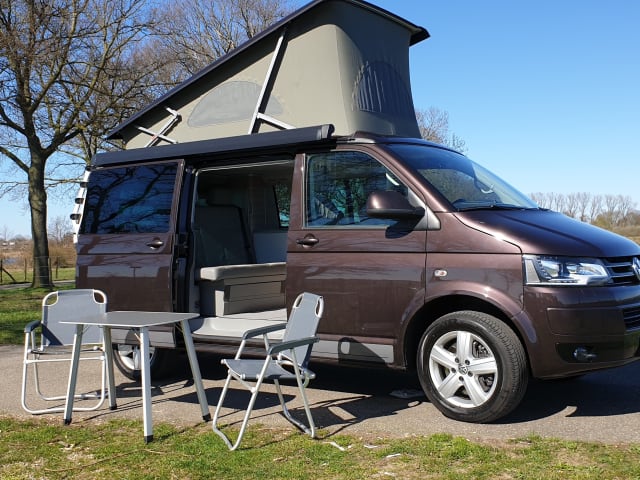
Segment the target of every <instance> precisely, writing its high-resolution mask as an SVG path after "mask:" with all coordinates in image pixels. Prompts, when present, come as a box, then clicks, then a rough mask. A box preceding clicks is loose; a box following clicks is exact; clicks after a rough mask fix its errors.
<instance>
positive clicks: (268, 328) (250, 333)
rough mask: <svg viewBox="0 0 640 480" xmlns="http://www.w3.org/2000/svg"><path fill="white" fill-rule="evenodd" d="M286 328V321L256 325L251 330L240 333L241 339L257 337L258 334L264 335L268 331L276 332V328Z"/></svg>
mask: <svg viewBox="0 0 640 480" xmlns="http://www.w3.org/2000/svg"><path fill="white" fill-rule="evenodd" d="M285 328H287V323H286V322H283V323H278V324H277V325H268V326H266V327H258V328H252V329H251V330H247V331H246V332H244V334H243V335H242V339H243V340H246V339H247V338H252V337H257V336H258V335H264V334H266V333H270V332H277V331H278V330H284V329H285Z"/></svg>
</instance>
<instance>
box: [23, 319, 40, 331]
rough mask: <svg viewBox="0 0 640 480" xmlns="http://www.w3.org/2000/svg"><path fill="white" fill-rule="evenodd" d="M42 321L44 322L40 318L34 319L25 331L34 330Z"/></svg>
mask: <svg viewBox="0 0 640 480" xmlns="http://www.w3.org/2000/svg"><path fill="white" fill-rule="evenodd" d="M41 323H42V322H41V321H40V320H33V321H31V322H29V323H27V325H26V326H25V327H24V333H31V332H33V331H34V330H35V329H36V328H38V327H39V326H40V325H41Z"/></svg>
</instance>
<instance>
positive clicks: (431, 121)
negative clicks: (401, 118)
mask: <svg viewBox="0 0 640 480" xmlns="http://www.w3.org/2000/svg"><path fill="white" fill-rule="evenodd" d="M416 120H417V121H418V128H419V129H420V136H421V137H422V138H424V139H425V140H429V141H430V142H436V143H440V144H442V145H447V146H449V147H451V148H453V149H455V150H458V151H459V152H463V153H464V152H465V151H466V144H465V142H464V140H462V139H461V138H460V137H458V136H457V135H456V134H455V133H450V132H449V113H448V112H446V111H445V110H440V109H439V108H437V107H429V108H428V109H426V110H423V109H416Z"/></svg>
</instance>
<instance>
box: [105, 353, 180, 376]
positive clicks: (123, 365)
mask: <svg viewBox="0 0 640 480" xmlns="http://www.w3.org/2000/svg"><path fill="white" fill-rule="evenodd" d="M149 352H150V355H151V364H150V369H151V378H163V377H166V376H168V375H169V374H170V373H172V372H171V371H170V369H169V367H170V366H171V365H172V363H173V362H172V360H173V358H174V356H175V355H174V352H173V351H171V350H167V349H162V348H154V347H150V349H149ZM113 361H114V363H115V365H116V367H117V368H118V370H120V372H121V373H122V374H123V375H124V376H125V377H127V378H129V379H131V380H135V381H140V379H141V376H142V373H141V370H140V346H139V345H125V344H114V345H113Z"/></svg>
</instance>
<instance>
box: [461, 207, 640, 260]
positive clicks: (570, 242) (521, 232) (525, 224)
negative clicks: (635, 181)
mask: <svg viewBox="0 0 640 480" xmlns="http://www.w3.org/2000/svg"><path fill="white" fill-rule="evenodd" d="M455 215H456V217H457V218H458V219H459V220H460V221H461V222H463V223H465V224H466V225H468V226H470V227H472V228H474V229H477V230H480V231H483V232H485V233H487V234H489V235H492V236H495V237H499V238H502V239H503V240H505V241H507V242H509V243H513V244H514V245H517V246H518V247H520V249H521V250H522V253H529V254H547V255H568V256H573V257H625V256H635V255H640V245H638V244H637V243H635V242H633V241H632V240H629V239H628V238H626V237H623V236H621V235H618V234H615V233H613V232H610V231H608V230H604V229H602V228H599V227H595V226H593V225H590V224H588V223H584V222H580V221H578V220H575V219H573V218H570V217H567V216H566V215H563V214H561V213H558V212H553V211H550V210H477V211H467V212H459V213H456V214H455Z"/></svg>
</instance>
